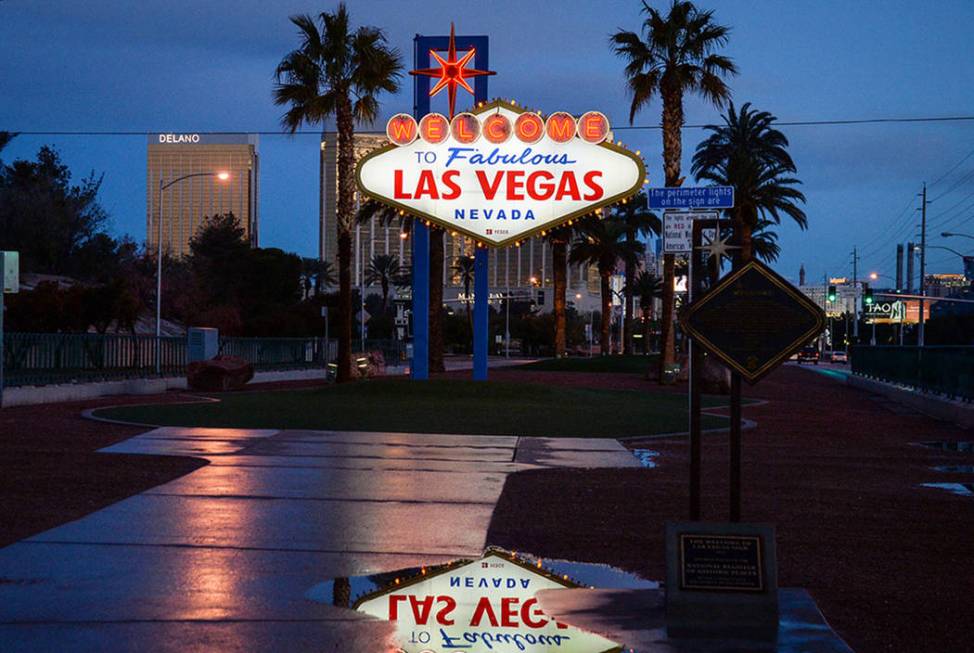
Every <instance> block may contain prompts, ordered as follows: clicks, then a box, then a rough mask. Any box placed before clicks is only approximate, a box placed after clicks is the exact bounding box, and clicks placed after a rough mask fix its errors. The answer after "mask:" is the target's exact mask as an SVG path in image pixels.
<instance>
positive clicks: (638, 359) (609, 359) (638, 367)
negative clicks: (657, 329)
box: [510, 354, 659, 374]
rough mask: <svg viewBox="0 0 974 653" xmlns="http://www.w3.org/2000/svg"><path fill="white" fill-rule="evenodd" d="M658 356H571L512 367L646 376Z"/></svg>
mask: <svg viewBox="0 0 974 653" xmlns="http://www.w3.org/2000/svg"><path fill="white" fill-rule="evenodd" d="M658 358H659V357H658V356H657V355H656V354H652V355H650V356H599V355H595V356H592V357H591V358H589V357H587V356H570V357H568V358H546V359H544V360H540V361H535V362H533V363H528V364H526V365H518V366H517V367H512V368H510V369H512V370H525V371H530V372H617V373H621V374H645V373H646V370H648V369H649V366H650V364H653V365H656V364H657V363H656V361H657V360H658Z"/></svg>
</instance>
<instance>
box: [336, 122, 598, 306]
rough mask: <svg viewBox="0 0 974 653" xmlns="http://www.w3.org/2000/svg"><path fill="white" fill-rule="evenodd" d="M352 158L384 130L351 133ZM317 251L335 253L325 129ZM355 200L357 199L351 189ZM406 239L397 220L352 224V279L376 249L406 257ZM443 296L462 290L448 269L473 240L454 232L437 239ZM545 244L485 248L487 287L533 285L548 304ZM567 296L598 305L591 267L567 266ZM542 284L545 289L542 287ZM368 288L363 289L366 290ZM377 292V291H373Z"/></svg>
mask: <svg viewBox="0 0 974 653" xmlns="http://www.w3.org/2000/svg"><path fill="white" fill-rule="evenodd" d="M354 143H355V158H356V160H358V159H359V158H361V157H362V156H365V155H366V154H368V153H369V152H371V151H372V150H374V149H376V148H378V147H381V146H383V145H385V144H386V143H387V140H386V137H385V134H374V133H371V134H365V133H359V134H356V135H355V141H354ZM319 175H320V188H321V196H320V203H319V221H320V224H319V240H318V256H319V257H320V258H321V259H322V260H325V261H331V262H333V263H336V264H337V258H338V226H337V222H338V134H337V133H335V132H325V133H324V134H323V135H322V138H321V158H320V172H319ZM355 200H356V204H358V203H359V202H360V201H361V198H360V197H359V196H358V193H357V191H356V198H355ZM410 242H411V241H410V240H409V239H408V238H402V237H401V231H400V225H399V222H398V221H393V223H391V224H389V225H383V224H381V223H379V222H378V221H376V220H372V221H370V222H368V223H366V224H354V225H353V226H352V285H353V286H357V287H364V284H365V272H366V270H367V269H368V266H369V262H370V261H371V260H372V258H373V257H374V256H376V255H379V254H395V255H397V256H398V257H399V261H400V263H401V264H402V265H404V266H407V265H409V263H410V260H411V258H410ZM443 252H444V254H443V279H444V283H445V289H444V293H443V300H444V302H448V303H449V302H457V301H458V297H459V295H460V294H461V293H463V287H462V285H461V284H460V280H459V278H458V277H457V275H456V274H455V273H454V272H453V266H454V263H455V262H456V259H457V258H458V257H460V256H464V255H471V254H472V253H473V241H472V240H471V239H469V238H466V237H464V236H462V235H459V234H451V233H449V232H448V233H446V234H445V235H444V243H443ZM551 270H552V267H551V246H550V245H549V244H548V243H547V242H546V241H545V240H544V239H543V238H529V239H527V240H525V241H523V242H522V243H521V245H520V247H514V246H512V247H507V248H504V249H493V248H492V249H491V251H490V257H489V264H488V275H489V284H490V287H491V292H495V293H502V292H505V291H506V290H507V289H508V288H511V289H517V290H524V289H531V288H535V289H537V290H538V292H537V293H536V301H538V303H539V304H540V305H541V306H540V307H541V309H542V310H545V311H547V310H551V309H552V305H551V302H552V300H551V292H550V289H551V286H552V283H553V279H552V276H551ZM568 285H569V291H568V295H569V297H574V296H575V295H576V294H582V295H583V297H582V298H580V299H579V300H578V303H580V304H582V305H585V306H588V304H589V303H592V304H593V305H594V306H596V307H597V306H598V293H599V278H598V273H597V272H595V271H594V268H593V269H588V268H579V269H575V268H572V269H569V272H568ZM546 289H547V292H545V290H546ZM368 292H369V290H368V289H366V293H368ZM376 292H378V291H376Z"/></svg>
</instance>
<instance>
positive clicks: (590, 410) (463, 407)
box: [97, 380, 725, 437]
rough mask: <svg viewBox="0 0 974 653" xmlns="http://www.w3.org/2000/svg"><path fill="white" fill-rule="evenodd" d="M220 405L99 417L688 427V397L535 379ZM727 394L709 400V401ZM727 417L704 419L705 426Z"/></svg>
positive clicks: (126, 409)
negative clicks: (567, 385) (534, 381)
mask: <svg viewBox="0 0 974 653" xmlns="http://www.w3.org/2000/svg"><path fill="white" fill-rule="evenodd" d="M212 396H214V397H218V398H219V399H220V400H221V401H220V403H207V404H195V405H172V404H169V405H161V404H160V405H150V406H122V407H118V408H108V409H103V410H100V411H98V413H97V414H98V416H100V417H107V418H111V419H117V420H126V421H132V422H139V423H143V424H157V425H160V426H212V427H216V426H223V427H237V428H279V429H319V430H348V431H401V432H411V433H460V434H475V435H481V434H482V435H528V436H562V437H625V436H635V435H651V434H655V433H669V432H673V431H683V430H686V428H687V410H686V397H685V396H681V395H673V394H664V393H658V394H657V393H649V392H641V391H634V390H591V389H581V388H565V387H553V386H546V385H541V384H531V383H503V382H490V383H477V382H474V381H459V380H436V381H428V382H425V383H416V382H413V381H409V380H378V381H368V382H360V383H352V384H347V385H340V386H330V387H324V388H314V389H302V390H281V391H272V392H267V391H264V392H237V393H225V394H215V395H212ZM721 403H723V400H721V399H719V398H708V399H707V400H706V401H705V405H711V406H712V405H719V404H721ZM724 423H725V420H724V419H723V418H718V417H708V416H704V418H703V424H704V428H710V427H717V426H723V425H724Z"/></svg>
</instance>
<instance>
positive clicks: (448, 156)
mask: <svg viewBox="0 0 974 653" xmlns="http://www.w3.org/2000/svg"><path fill="white" fill-rule="evenodd" d="M386 136H387V137H388V138H389V141H390V144H389V145H387V146H384V147H381V148H379V149H377V150H375V151H373V152H370V153H369V154H367V155H366V156H365V157H363V158H362V159H361V160H360V161H359V163H358V165H357V167H356V178H357V181H358V186H359V189H360V190H361V191H362V193H363V194H364V195H365V196H367V197H369V198H372V199H374V200H377V201H380V202H382V203H384V204H387V205H389V206H392V207H394V208H396V209H399V210H400V211H402V212H403V213H404V214H409V215H413V216H417V217H419V218H422V219H426V220H428V221H430V222H432V223H435V224H437V225H440V226H442V227H444V228H446V229H447V230H449V231H452V232H459V233H462V234H464V235H466V236H470V237H471V238H474V239H475V240H476V241H477V242H478V243H482V244H486V245H493V246H498V247H503V246H506V245H510V244H514V243H518V242H520V241H521V240H524V239H525V238H528V237H530V236H533V235H535V234H538V233H541V232H544V231H545V230H548V229H552V228H554V227H557V226H559V225H560V224H563V223H566V222H568V221H570V220H573V219H576V218H580V217H582V216H584V215H587V214H590V213H601V209H602V208H604V207H606V206H609V205H612V204H616V203H618V202H621V201H625V200H626V198H628V197H630V196H632V195H634V194H635V193H637V192H638V191H639V190H640V188H642V186H643V184H644V183H646V170H645V166H644V164H643V161H642V159H641V158H640V157H639V156H638V155H637V153H633V152H630V151H629V150H627V149H625V148H624V147H622V146H621V145H617V144H614V143H612V141H611V140H610V138H611V130H610V126H609V121H608V119H607V118H606V117H605V116H604V115H603V114H601V113H599V112H597V111H591V112H588V113H585V114H583V115H582V116H580V117H578V118H576V117H574V116H572V115H571V114H568V113H565V112H555V113H553V114H551V115H550V116H548V117H547V118H544V117H542V116H541V115H540V114H538V113H536V112H531V111H527V110H526V109H523V108H521V107H519V106H517V105H516V104H514V103H513V102H506V101H504V100H495V101H493V102H490V103H485V104H483V105H481V106H478V107H477V108H475V109H474V110H472V111H470V112H464V113H459V114H457V115H456V116H454V117H453V119H452V120H449V119H447V117H446V116H444V115H442V114H439V113H431V114H427V115H426V116H424V117H423V118H421V119H420V120H419V121H418V122H417V121H416V120H415V119H414V118H413V117H412V116H410V115H408V114H397V115H395V116H393V117H392V118H391V119H390V120H389V122H388V123H387V125H386Z"/></svg>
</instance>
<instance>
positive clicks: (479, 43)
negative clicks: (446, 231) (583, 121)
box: [412, 34, 490, 381]
mask: <svg viewBox="0 0 974 653" xmlns="http://www.w3.org/2000/svg"><path fill="white" fill-rule="evenodd" d="M456 41H457V42H458V43H457V49H458V50H468V49H470V48H475V49H476V54H474V66H476V67H477V68H479V69H481V70H487V69H488V68H489V66H488V63H487V54H488V42H489V41H488V38H487V37H486V36H457V37H456ZM449 47H450V37H449V36H421V35H419V34H417V35H416V37H415V38H414V39H413V68H414V70H419V69H423V68H429V66H430V50H436V51H439V52H444V51H446V50H448V49H449ZM487 80H488V76H487V75H482V76H480V77H476V78H474V104H476V103H478V102H486V101H487ZM429 90H430V77H427V76H426V75H415V76H414V77H413V115H414V117H415V118H416V120H419V119H420V118H422V117H423V116H425V115H426V114H428V113H429V112H430V95H429ZM450 118H451V119H452V118H453V116H450ZM413 235H414V238H413V252H412V258H413V366H412V378H413V379H415V380H427V379H429V318H428V316H429V257H430V248H429V241H430V233H429V227H427V226H426V225H425V224H423V223H422V222H421V221H420V220H419V219H418V218H415V219H413ZM474 258H475V262H474V266H475V267H474V275H475V276H474V288H475V292H474V305H473V310H474V321H473V351H474V361H473V378H474V380H478V381H485V380H486V379H487V348H488V338H489V337H490V333H489V327H488V320H487V317H488V314H489V310H488V306H489V297H488V294H489V293H488V291H487V276H488V272H487V250H486V249H485V248H482V247H478V248H477V251H476V252H475V253H474ZM419 267H421V268H423V270H424V271H423V272H419V271H418V269H417V268H419ZM481 279H482V280H483V281H482V282H481ZM481 283H483V288H484V290H483V292H481V290H480V288H481ZM481 313H482V314H483V319H481V320H478V319H477V316H478V315H480V314H481ZM419 316H423V318H422V319H420V318H419ZM479 370H482V374H481V373H480V372H479Z"/></svg>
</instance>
